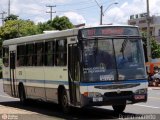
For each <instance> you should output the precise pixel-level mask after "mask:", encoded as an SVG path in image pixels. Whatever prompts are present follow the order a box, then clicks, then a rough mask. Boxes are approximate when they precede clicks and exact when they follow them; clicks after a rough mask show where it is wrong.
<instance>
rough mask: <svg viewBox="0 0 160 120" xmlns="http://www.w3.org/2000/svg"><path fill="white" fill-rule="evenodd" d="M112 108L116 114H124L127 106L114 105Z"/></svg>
mask: <svg viewBox="0 0 160 120" xmlns="http://www.w3.org/2000/svg"><path fill="white" fill-rule="evenodd" d="M112 107H113V109H114V111H115V112H116V113H122V112H123V111H124V110H125V108H126V104H123V105H112Z"/></svg>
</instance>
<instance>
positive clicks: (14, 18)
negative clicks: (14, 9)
mask: <svg viewBox="0 0 160 120" xmlns="http://www.w3.org/2000/svg"><path fill="white" fill-rule="evenodd" d="M18 17H19V16H17V15H14V14H11V15H9V16H8V17H6V18H5V19H4V21H5V22H7V21H8V20H18Z"/></svg>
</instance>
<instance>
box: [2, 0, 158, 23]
mask: <svg viewBox="0 0 160 120" xmlns="http://www.w3.org/2000/svg"><path fill="white" fill-rule="evenodd" d="M8 1H9V0H0V13H2V11H5V12H8ZM114 3H118V4H114ZM48 5H53V6H54V5H56V7H53V12H54V11H55V12H56V13H53V18H54V17H55V16H60V17H61V16H67V17H68V18H69V19H70V21H71V22H72V23H73V24H74V25H77V24H82V23H85V24H86V25H87V26H94V25H98V24H99V23H100V6H103V12H104V16H103V24H127V20H128V19H129V17H130V15H133V14H139V13H145V12H146V0H10V9H11V11H10V12H11V14H15V15H18V16H19V18H20V19H25V20H28V19H29V20H32V21H34V22H35V23H36V24H37V23H38V22H46V21H48V20H49V19H50V14H49V13H46V12H49V11H50V8H49V7H46V6H48ZM159 6H160V0H149V8H150V15H156V16H158V15H160V7H159ZM5 16H7V14H5ZM0 18H1V16H0ZM1 25H2V21H1V19H0V26H1Z"/></svg>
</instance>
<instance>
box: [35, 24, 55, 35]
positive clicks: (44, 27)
mask: <svg viewBox="0 0 160 120" xmlns="http://www.w3.org/2000/svg"><path fill="white" fill-rule="evenodd" d="M37 30H38V31H37V32H38V33H43V31H45V30H54V28H53V27H52V26H51V21H48V22H44V23H38V25H37Z"/></svg>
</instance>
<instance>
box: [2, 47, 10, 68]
mask: <svg viewBox="0 0 160 120" xmlns="http://www.w3.org/2000/svg"><path fill="white" fill-rule="evenodd" d="M3 65H4V66H5V67H8V65H9V48H8V47H3Z"/></svg>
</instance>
